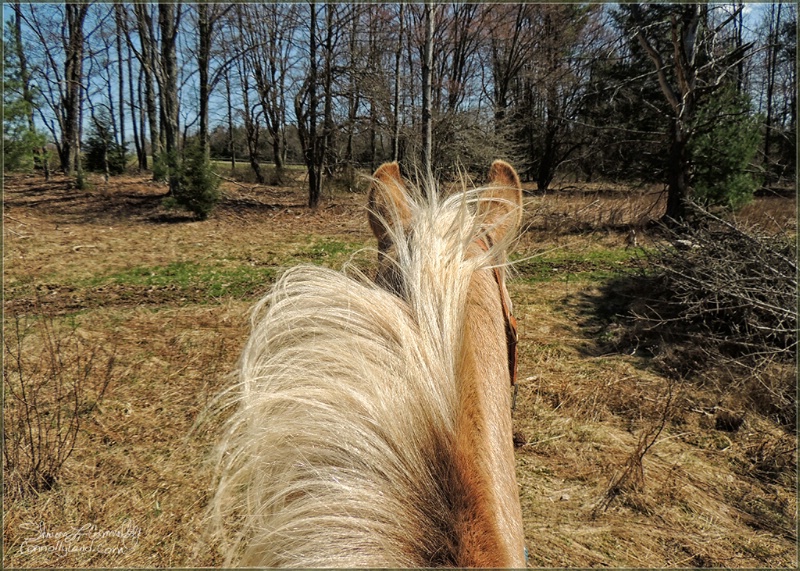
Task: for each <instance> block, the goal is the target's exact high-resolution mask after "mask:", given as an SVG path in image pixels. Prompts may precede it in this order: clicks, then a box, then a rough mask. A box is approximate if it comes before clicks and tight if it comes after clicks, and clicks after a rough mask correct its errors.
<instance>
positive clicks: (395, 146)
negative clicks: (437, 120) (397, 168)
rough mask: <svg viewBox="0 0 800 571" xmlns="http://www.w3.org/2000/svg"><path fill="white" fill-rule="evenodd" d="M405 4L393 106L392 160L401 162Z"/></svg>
mask: <svg viewBox="0 0 800 571" xmlns="http://www.w3.org/2000/svg"><path fill="white" fill-rule="evenodd" d="M404 9H405V3H403V2H401V3H400V14H399V20H400V31H399V32H398V34H397V51H395V52H394V104H393V105H392V112H393V116H392V121H393V125H394V129H393V133H392V160H393V161H399V160H400V60H401V58H402V55H403V12H404Z"/></svg>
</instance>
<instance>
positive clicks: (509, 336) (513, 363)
mask: <svg viewBox="0 0 800 571" xmlns="http://www.w3.org/2000/svg"><path fill="white" fill-rule="evenodd" d="M477 244H478V246H479V247H480V248H481V249H482V250H483V251H484V252H488V251H489V249H490V248H491V247H492V244H491V238H489V236H488V235H487V236H486V237H485V238H478V240H477ZM494 281H495V282H497V287H498V289H499V290H500V303H501V305H502V306H503V319H504V320H505V322H506V345H507V347H508V372H509V374H510V376H511V386H512V387H516V384H517V341H518V340H519V336H518V333H517V319H516V318H515V317H514V315H513V314H512V313H511V298H510V297H509V295H508V290H507V289H506V287H505V284H504V282H503V274H502V270H501V268H499V267H495V268H494Z"/></svg>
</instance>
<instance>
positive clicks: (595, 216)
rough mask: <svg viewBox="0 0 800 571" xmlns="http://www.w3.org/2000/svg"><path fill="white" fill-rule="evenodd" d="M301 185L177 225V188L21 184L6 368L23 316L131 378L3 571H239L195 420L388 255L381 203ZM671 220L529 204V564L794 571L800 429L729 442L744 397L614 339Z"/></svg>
mask: <svg viewBox="0 0 800 571" xmlns="http://www.w3.org/2000/svg"><path fill="white" fill-rule="evenodd" d="M301 182H302V181H300V180H297V181H291V183H290V185H289V186H287V187H281V188H276V187H264V186H253V185H238V184H231V183H226V184H225V185H224V186H223V189H224V191H225V199H224V200H223V202H222V204H221V205H220V207H219V208H218V210H217V211H216V212H215V213H214V214H213V215H212V217H211V218H210V219H209V220H207V221H204V222H197V221H193V220H191V219H190V218H188V217H185V216H184V215H182V214H181V213H179V212H176V211H169V210H165V209H164V208H163V207H162V206H161V197H162V196H163V194H164V193H165V190H166V189H165V187H164V186H163V185H160V184H156V183H153V182H149V181H147V180H146V179H145V178H142V177H136V176H126V177H120V178H118V179H112V181H111V183H109V185H108V187H107V188H106V187H105V186H104V185H103V183H102V181H100V180H98V181H95V182H94V188H93V189H91V190H89V191H75V190H70V188H69V186H68V184H67V182H66V180H64V179H56V180H54V181H52V182H50V183H44V182H43V181H42V180H41V179H40V178H35V177H30V176H23V175H14V176H8V177H6V179H5V202H4V240H5V242H4V264H5V268H4V309H5V321H4V333H5V334H6V342H7V343H6V345H7V347H6V355H5V356H6V361H9V359H8V357H9V355H10V354H11V353H9V351H13V349H14V347H13V341H14V336H13V335H12V334H11V333H12V331H13V326H14V324H15V323H16V322H19V323H23V324H25V323H27V324H29V325H31V327H32V329H31V331H32V333H31V335H30V337H29V338H28V339H27V340H26V345H25V355H26V356H31V355H37V354H40V353H41V352H42V350H43V349H42V346H43V343H44V340H46V339H47V337H46V336H43V335H42V334H41V331H42V328H41V324H42V323H52V327H53V329H52V335H54V336H58V335H60V334H62V332H64V331H71V330H74V331H75V335H77V336H78V337H79V338H80V339H81V341H80V343H78V344H76V345H74V347H79V348H80V349H79V350H83V351H86V350H88V349H87V348H89V347H92V348H95V349H97V351H98V359H101V358H102V359H106V361H103V362H107V359H108V355H110V354H111V353H112V352H113V354H114V355H115V361H114V366H113V369H112V373H111V375H112V381H111V384H110V386H109V389H108V391H107V393H106V395H105V399H104V400H103V401H102V403H101V404H100V406H99V409H98V410H97V411H96V412H95V414H94V415H92V416H91V418H90V419H89V420H87V421H86V422H85V423H84V424H83V425H82V428H81V431H80V433H79V439H78V441H77V446H76V448H75V451H74V453H73V454H72V456H71V458H70V459H69V460H68V461H67V463H66V464H65V465H64V468H63V471H62V473H61V475H60V478H59V480H58V482H57V483H56V485H55V486H54V487H53V488H52V489H49V490H46V491H42V492H39V493H36V494H27V495H25V496H20V495H15V494H14V491H13V489H12V487H11V486H8V485H7V486H6V488H5V495H4V500H5V501H4V514H3V515H4V520H3V537H4V554H3V564H4V566H13V567H55V566H58V567H68V566H69V567H197V566H218V565H219V564H220V562H221V560H220V558H219V554H218V553H217V550H216V546H215V545H213V544H209V543H208V542H206V541H205V540H204V538H203V535H202V532H203V529H204V526H203V509H204V506H205V503H206V501H207V498H208V493H209V491H208V487H209V472H208V470H207V468H206V467H205V465H204V464H203V461H204V458H205V456H206V454H207V452H208V450H209V446H210V445H211V443H212V442H213V430H214V424H213V422H211V423H210V424H209V423H203V422H198V420H202V418H201V413H202V411H203V410H204V409H205V408H206V407H207V406H208V405H209V403H210V402H211V400H212V399H213V397H214V395H216V394H217V393H218V392H219V391H220V390H221V389H223V388H224V387H225V386H226V385H227V384H228V382H229V379H228V377H227V376H226V374H227V373H228V372H229V371H231V370H232V369H233V367H234V365H235V362H236V359H237V356H238V353H239V351H240V349H241V347H242V344H243V343H244V341H245V338H246V335H247V332H248V324H247V315H248V309H249V307H250V306H251V305H252V304H253V303H254V302H255V301H256V300H257V299H258V298H259V297H260V295H262V294H263V293H265V292H266V290H267V289H268V287H269V284H270V282H271V280H272V279H274V275H275V273H276V272H279V271H280V269H281V268H284V267H287V266H289V265H291V264H293V263H296V262H297V261H310V262H313V263H321V264H326V265H330V266H331V267H337V268H338V267H341V266H342V264H344V263H345V262H347V261H348V260H350V259H351V258H352V259H353V260H354V261H355V262H356V263H359V264H361V265H369V264H370V263H371V261H372V259H373V255H374V254H372V253H371V252H359V248H360V247H364V246H368V245H369V246H371V245H372V239H371V235H370V233H369V230H368V227H367V225H366V220H365V211H364V206H363V205H364V198H365V197H364V195H363V194H362V193H350V192H334V193H328V194H326V196H325V197H324V199H323V201H322V205H321V207H320V208H319V209H318V210H317V211H310V210H308V209H306V208H305V207H304V206H303V203H304V195H303V192H302V190H301V186H300V183H301ZM660 205H661V202H660V195H659V192H658V190H654V189H649V190H629V189H624V188H612V187H599V186H596V187H592V188H589V187H587V186H581V187H580V188H568V189H565V190H562V191H555V192H552V193H549V194H547V195H545V196H542V195H536V194H531V196H529V198H528V205H527V217H526V229H527V231H526V232H525V233H524V235H523V236H522V238H521V240H520V244H519V248H518V259H519V260H522V261H520V262H519V275H518V277H517V278H516V279H515V280H514V282H512V285H511V296H512V298H513V300H514V307H515V313H516V315H517V318H518V320H519V325H520V334H521V342H520V349H519V350H520V355H519V367H520V371H519V378H520V390H519V396H518V400H517V408H516V410H515V412H514V419H515V429H516V431H517V440H518V442H519V444H521V446H520V447H519V448H518V450H517V473H518V479H519V483H520V488H521V497H522V504H523V513H524V518H525V530H526V537H527V545H528V549H529V552H530V565H531V566H533V567H594V566H608V567H659V568H661V567H712V566H713V567H750V568H752V567H792V568H793V567H796V564H797V551H796V538H797V534H796V507H797V502H796V495H795V483H796V471H795V468H796V442H795V438H794V436H793V435H792V434H789V433H787V432H786V431H785V430H784V429H782V428H780V427H778V426H777V425H775V424H774V423H773V422H771V421H770V419H767V418H763V417H761V416H759V415H757V414H755V413H753V412H751V411H735V412H738V413H743V414H744V417H745V422H744V424H743V425H742V427H741V428H740V429H739V430H737V431H736V432H728V431H724V430H718V429H717V424H716V423H715V415H716V416H718V415H719V411H720V410H722V409H725V407H726V406H733V404H734V403H735V401H734V400H732V397H731V395H726V394H718V393H714V392H711V391H710V389H704V388H702V387H698V386H697V385H695V384H692V383H690V382H685V383H675V382H673V383H672V384H671V383H670V381H669V380H668V379H667V378H666V377H664V376H662V375H661V374H660V373H659V372H658V369H657V368H656V367H654V366H653V363H651V362H650V361H649V360H648V358H646V357H644V356H641V355H639V354H635V355H627V354H617V353H607V352H604V351H605V350H603V349H602V348H601V347H602V345H601V344H600V343H598V336H601V337H602V335H603V331H602V328H601V327H599V326H598V323H597V320H596V318H595V317H594V313H595V312H596V310H597V308H596V303H597V299H599V297H598V295H597V292H598V286H599V285H600V283H601V282H600V281H599V280H600V279H601V276H602V275H603V272H613V271H614V270H615V269H617V268H619V267H622V266H625V265H627V264H628V262H629V259H630V255H629V254H628V253H626V252H627V251H626V250H625V249H624V247H625V238H626V236H627V232H628V229H629V228H630V227H631V226H632V225H633V226H638V227H641V226H642V225H643V224H644V223H645V222H646V220H647V218H648V216H650V217H654V216H657V215H658V214H659V213H660V212H659V210H658V209H659V207H660ZM794 213H795V205H794V201H793V199H790V198H779V197H773V198H764V199H759V200H758V201H757V202H756V203H754V204H753V205H751V206H749V207H747V209H745V210H744V211H743V212H742V214H741V215H742V216H743V217H749V218H751V219H753V220H758V221H759V222H761V223H762V224H763V225H769V224H775V225H784V226H785V225H786V224H793V223H794V222H793V221H794ZM640 236H642V233H641V231H640ZM643 240H644V242H645V243H646V241H647V238H646V236H644V237H643ZM537 254H538V255H539V257H538V258H533V259H531V260H526V258H528V257H529V256H534V255H537ZM170 272H174V273H170ZM173 276H174V277H173ZM42 317H46V318H47V319H41V318H42ZM9 340H11V341H9ZM9 344H10V345H11V347H9ZM64 347H65V348H64V351H69V350H71V349H70V348H71V347H73V345H65V346H64ZM33 360H35V359H33ZM13 373H14V368H13V363H12V364H9V365H8V369H7V368H6V367H4V378H6V375H11V376H9V377H8V378H13ZM669 394H671V395H672V396H671V397H669V396H668V395H669ZM715 407H716V408H715ZM662 419H663V420H664V427H663V430H662V431H661V432H660V433H658V434H657V435H656V436H655V439H654V444H653V445H652V447H651V448H650V449H649V450H648V451H647V452H646V454H645V455H644V457H643V460H642V461H641V463H640V464H638V466H637V463H636V462H633V464H631V463H630V462H629V460H630V459H631V457H632V455H634V453H635V452H636V449H637V444H638V443H639V442H640V439H641V438H642V436H643V435H645V436H646V435H648V434H650V435H655V434H656V432H657V429H658V427H659V426H660V424H661V421H662ZM634 456H635V455H634ZM631 465H632V466H634V468H636V469H635V470H634V476H631V477H629V478H627V479H624V480H623V481H621V482H620V480H619V478H620V476H621V475H622V474H623V473H624V469H625V467H626V466H631ZM638 467H641V471H638ZM4 476H6V480H7V483H8V482H9V481H13V474H8V473H6V472H4ZM613 483H617V484H618V485H617V486H616V487H614V486H612V485H611V484H613ZM612 488H613V489H614V490H616V492H618V493H617V494H616V495H614V494H609V490H610V489H612ZM75 529H82V530H83V532H82V533H72V534H71V535H70V534H67V533H66V532H70V531H72V530H75Z"/></svg>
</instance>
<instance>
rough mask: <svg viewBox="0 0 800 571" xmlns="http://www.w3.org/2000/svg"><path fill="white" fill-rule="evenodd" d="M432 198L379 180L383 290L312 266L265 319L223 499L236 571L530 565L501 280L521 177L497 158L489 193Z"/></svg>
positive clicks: (257, 334) (269, 305)
mask: <svg viewBox="0 0 800 571" xmlns="http://www.w3.org/2000/svg"><path fill="white" fill-rule="evenodd" d="M425 184H426V185H427V187H426V188H425V190H427V192H423V187H422V186H420V185H411V184H407V183H406V181H405V180H404V179H403V178H402V176H401V174H400V169H399V166H398V164H397V163H386V164H384V165H382V166H381V167H380V168H378V169H377V171H375V173H374V175H373V177H372V182H371V186H370V189H369V193H368V215H367V217H368V222H369V226H370V227H371V229H372V231H373V233H374V234H375V237H376V238H377V242H378V248H377V250H378V270H377V274H376V276H375V277H374V278H371V277H368V276H366V275H365V274H364V273H361V272H359V271H357V270H347V268H345V270H343V271H334V270H331V269H327V268H323V267H316V266H310V265H301V266H297V267H294V268H291V269H289V270H287V271H286V272H285V273H284V274H283V275H282V276H281V277H280V279H279V280H278V281H277V282H276V283H275V285H274V286H273V288H272V290H271V291H270V293H269V294H268V295H267V296H266V297H265V298H264V299H262V300H261V301H260V302H258V303H257V304H256V306H255V308H254V310H253V313H252V317H251V327H252V333H251V335H250V337H249V339H248V341H247V343H246V345H245V347H244V349H243V351H242V354H241V357H240V362H239V365H238V369H237V371H238V373H237V374H238V382H237V383H236V385H235V388H234V390H235V396H234V397H232V399H233V403H234V404H233V405H232V408H233V409H235V410H233V412H232V414H231V415H230V417H229V419H228V420H227V422H226V425H225V429H224V431H223V432H224V433H223V435H222V437H221V439H220V443H219V445H218V447H217V454H216V463H217V480H216V491H215V493H214V497H213V499H212V501H211V502H210V506H211V507H210V512H211V513H210V517H211V518H212V519H213V521H214V522H215V525H216V528H217V530H218V533H219V534H220V535H221V536H222V537H223V540H224V541H227V542H228V543H230V544H231V546H230V548H229V549H228V552H227V562H226V565H227V566H230V565H231V564H234V563H235V564H238V565H243V566H258V567H381V568H385V567H506V568H511V567H524V566H525V563H526V554H527V551H526V548H525V545H524V532H523V526H522V511H521V507H520V500H519V490H518V487H517V482H516V475H515V460H514V449H513V442H512V417H511V392H512V391H511V388H512V386H513V384H514V382H515V375H516V322H515V321H514V318H513V315H512V311H511V307H512V305H511V300H510V298H509V294H508V290H507V288H506V283H505V274H506V267H507V265H508V262H507V252H508V250H509V248H510V247H511V245H512V244H513V243H514V241H515V239H516V236H517V234H518V231H519V227H520V223H521V217H522V190H521V185H520V180H519V177H518V175H517V173H516V171H515V170H514V169H513V167H511V166H510V165H509V164H508V163H506V162H504V161H500V160H497V161H495V162H494V163H493V164H492V165H491V168H490V171H489V177H488V183H487V184H486V185H485V186H483V187H481V188H477V189H471V190H464V191H463V192H458V193H452V194H450V195H449V196H446V197H442V196H440V193H439V192H437V191H436V189H435V186H434V185H433V184H431V183H430V182H429V181H427V182H425ZM226 526H230V527H234V528H236V529H237V531H236V532H235V533H233V534H232V536H231V533H229V532H228V531H227V527H226Z"/></svg>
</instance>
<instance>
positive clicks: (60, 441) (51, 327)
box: [3, 315, 115, 496]
mask: <svg viewBox="0 0 800 571" xmlns="http://www.w3.org/2000/svg"><path fill="white" fill-rule="evenodd" d="M8 323H9V326H8V327H9V329H10V330H9V331H6V335H4V343H5V359H3V379H4V383H3V393H4V394H3V396H4V407H3V458H4V460H5V462H4V467H3V470H4V472H3V476H4V480H5V490H6V493H9V494H10V495H11V496H21V495H25V494H27V493H30V492H36V491H43V490H47V489H50V488H52V487H53V486H54V485H55V484H56V482H57V481H58V477H59V474H60V473H61V470H62V467H63V466H64V463H65V462H66V461H67V459H68V458H69V457H70V456H71V455H72V452H73V450H74V449H75V445H76V443H77V441H78V437H79V434H80V432H79V431H80V428H81V425H82V424H83V423H84V422H86V421H88V419H89V418H91V416H92V414H94V412H95V411H96V410H97V406H98V405H99V404H100V402H101V401H102V400H103V396H104V395H105V392H106V389H107V388H108V385H109V383H110V382H111V378H112V372H113V369H114V362H115V356H114V350H113V349H112V350H111V351H107V350H106V349H104V348H102V347H100V346H98V345H95V344H92V343H90V342H88V341H86V340H84V339H83V338H81V337H80V336H79V335H78V334H77V333H76V328H75V327H67V328H66V329H61V328H58V327H57V325H56V323H55V321H54V319H53V317H52V316H51V315H42V316H40V317H39V318H37V319H35V320H34V319H28V318H23V317H20V316H12V317H11V319H10V320H9V321H8Z"/></svg>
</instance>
